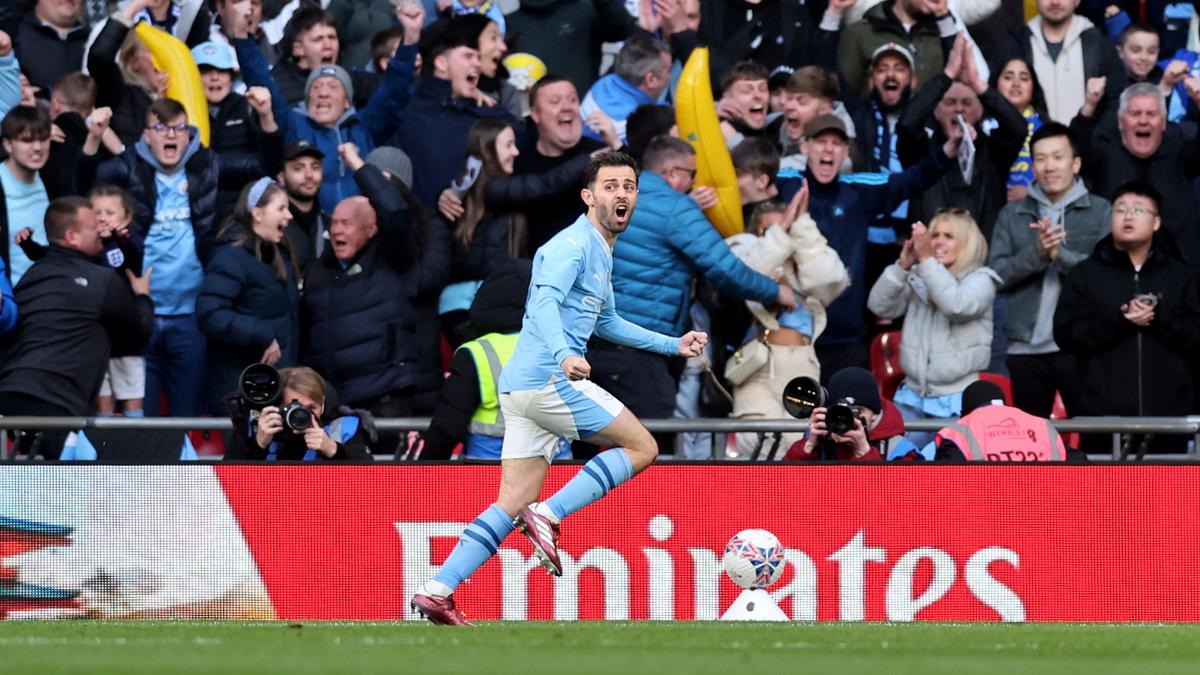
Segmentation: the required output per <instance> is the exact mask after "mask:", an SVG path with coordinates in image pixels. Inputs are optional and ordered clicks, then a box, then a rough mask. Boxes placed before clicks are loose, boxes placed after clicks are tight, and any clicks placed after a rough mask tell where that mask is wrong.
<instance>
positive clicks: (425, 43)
mask: <svg viewBox="0 0 1200 675" xmlns="http://www.w3.org/2000/svg"><path fill="white" fill-rule="evenodd" d="M421 63H422V66H421V78H420V79H419V80H418V81H417V87H416V90H415V91H414V92H413V96H412V101H411V102H410V103H409V104H408V114H407V117H406V119H405V122H404V126H403V128H401V129H400V135H399V139H400V143H399V145H400V148H401V149H402V150H404V151H405V152H406V153H408V156H409V157H410V158H412V162H413V166H414V167H415V168H416V171H414V172H413V194H415V195H416V197H417V199H418V200H420V202H421V204H422V205H424V206H433V205H434V204H436V203H437V198H438V193H439V192H441V191H442V189H443V188H445V187H446V186H447V185H449V184H450V182H451V181H452V180H454V179H455V178H456V177H458V174H459V172H460V171H461V170H462V166H463V158H464V157H465V156H466V154H467V130H469V129H470V128H471V125H473V124H475V122H476V121H477V120H479V119H480V118H482V117H498V118H500V119H502V120H504V121H506V122H508V123H509V124H512V125H514V129H515V130H516V131H517V134H518V136H520V134H521V130H522V127H521V126H520V125H518V124H517V121H516V120H515V119H513V117H512V115H511V114H509V112H508V110H506V109H505V108H503V107H501V106H496V105H486V106H485V105H480V103H479V102H480V101H481V100H482V96H481V95H480V93H479V76H480V75H479V74H480V64H479V34H478V30H477V29H475V30H471V29H470V27H469V26H468V25H467V24H466V23H464V22H463V21H461V20H459V19H445V20H442V21H439V22H438V23H436V24H434V25H433V26H430V27H429V29H428V30H427V31H426V32H425V35H422V36H421ZM388 72H389V73H390V72H391V67H390V66H389V67H388ZM519 140H520V138H518V141H519Z"/></svg>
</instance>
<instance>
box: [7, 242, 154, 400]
mask: <svg viewBox="0 0 1200 675" xmlns="http://www.w3.org/2000/svg"><path fill="white" fill-rule="evenodd" d="M14 296H15V297H16V302H17V305H18V306H19V307H20V318H19V320H18V321H17V328H16V330H15V331H14V332H13V333H12V334H11V335H10V336H9V341H8V359H7V362H6V363H5V364H4V371H3V374H2V375H0V392H6V393H18V394H23V395H25V396H27V397H29V398H32V399H36V400H39V401H44V402H46V403H50V404H52V405H55V406H57V407H59V408H61V409H62V410H64V411H66V412H67V413H68V414H70V415H86V414H88V413H89V412H91V410H92V402H93V401H94V400H95V397H96V393H97V392H98V391H99V390H100V381H101V380H102V379H104V371H105V370H106V369H107V368H108V358H109V354H110V352H111V350H112V346H113V344H114V343H120V344H135V343H140V344H144V343H145V341H146V338H148V337H149V336H150V330H151V328H152V327H153V325H154V305H153V304H152V303H151V302H150V299H149V298H147V297H145V296H137V297H135V296H134V295H133V293H132V292H131V291H130V290H129V285H128V284H127V283H125V282H124V281H123V280H122V279H121V278H120V277H118V276H117V274H116V272H114V271H113V269H112V268H111V267H108V266H107V265H103V264H100V263H98V262H96V261H95V260H93V259H92V258H89V257H87V256H85V255H83V254H82V253H79V252H78V251H74V250H71V249H67V248H63V247H61V246H58V245H55V244H51V245H50V246H49V247H48V248H47V251H46V255H45V257H44V258H42V259H41V260H39V261H38V262H36V263H35V264H34V265H33V267H31V268H29V271H28V272H26V273H25V276H23V277H21V282H20V283H19V284H17V288H16V290H15V291H14Z"/></svg>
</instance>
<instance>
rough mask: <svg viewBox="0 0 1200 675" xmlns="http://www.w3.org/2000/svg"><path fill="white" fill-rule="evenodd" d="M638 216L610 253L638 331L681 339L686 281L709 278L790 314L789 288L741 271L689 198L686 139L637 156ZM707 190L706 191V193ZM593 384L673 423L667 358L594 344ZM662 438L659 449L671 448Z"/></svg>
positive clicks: (667, 139)
mask: <svg viewBox="0 0 1200 675" xmlns="http://www.w3.org/2000/svg"><path fill="white" fill-rule="evenodd" d="M643 159H644V162H645V169H646V170H645V171H644V172H643V173H642V175H641V180H640V181H639V189H640V191H641V192H640V197H639V200H638V210H637V211H636V212H634V214H633V218H632V220H631V221H630V224H629V231H628V232H626V233H625V235H624V236H623V237H622V238H621V241H620V243H618V244H617V246H616V248H615V249H614V250H613V280H612V282H613V293H614V295H615V297H616V301H617V313H618V314H619V315H620V316H621V317H622V318H624V319H627V320H628V321H631V322H633V323H635V324H637V325H638V326H641V327H642V328H647V329H649V330H652V331H656V332H659V333H665V334H668V335H680V334H682V333H683V332H684V330H685V328H686V327H687V326H688V325H690V317H689V315H688V308H689V306H690V304H691V294H692V281H693V280H694V279H695V278H696V276H697V274H702V275H704V276H706V277H708V278H709V279H710V280H712V281H713V283H714V284H715V285H716V286H717V288H718V289H720V290H721V292H723V293H725V294H727V295H730V296H733V297H735V298H740V299H745V300H754V301H756V302H760V303H763V304H764V305H775V304H782V305H785V306H787V307H788V308H789V309H795V307H796V300H795V298H794V297H793V296H792V289H791V287H789V286H787V285H786V284H780V283H777V282H775V281H774V280H772V279H771V278H769V277H766V276H764V275H762V274H759V273H758V272H755V271H754V270H752V269H750V268H749V267H747V266H746V265H745V264H743V263H742V262H741V261H740V260H738V259H737V257H736V256H734V255H733V253H732V252H731V251H730V249H729V247H728V246H726V245H725V242H724V241H722V239H721V235H720V234H719V233H718V232H717V231H716V230H715V229H713V227H712V224H710V223H709V222H708V219H707V218H705V216H704V212H702V211H701V210H700V207H699V206H697V203H696V201H695V200H693V199H692V198H691V197H690V196H689V195H688V192H689V191H692V192H695V191H696V188H695V186H694V185H693V184H694V182H695V179H696V152H695V150H694V149H692V146H691V145H689V144H688V143H687V142H686V141H683V140H680V139H678V138H674V137H671V136H659V137H657V138H655V139H654V140H652V141H650V144H649V145H648V146H647V147H646V152H645V154H644V155H643ZM707 189H708V190H709V191H710V192H711V190H712V188H707ZM591 348H592V349H593V350H594V351H593V352H592V353H591V355H590V356H589V360H590V361H591V363H592V379H593V380H595V381H596V382H597V383H598V384H600V385H601V386H603V387H604V388H605V389H607V390H608V391H610V392H612V394H613V395H615V396H617V397H618V398H620V399H622V400H625V401H629V402H630V404H629V405H630V409H631V410H633V412H634V414H636V415H638V416H639V417H646V418H649V419H656V418H664V417H671V415H672V414H673V413H674V410H675V391H676V378H677V377H678V374H679V372H680V371H681V370H682V364H676V365H677V366H678V368H672V362H671V359H670V357H667V356H663V355H660V354H650V353H648V352H643V351H638V350H631V349H627V348H625V347H621V346H619V345H616V344H613V343H611V342H608V341H606V340H602V339H594V340H593V341H592V344H591ZM667 440H668V439H667V438H666V437H663V438H660V439H659V444H660V446H662V447H672V446H671V445H670V444H669V443H667V442H666V441H667Z"/></svg>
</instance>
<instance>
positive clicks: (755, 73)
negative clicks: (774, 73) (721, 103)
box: [721, 61, 771, 93]
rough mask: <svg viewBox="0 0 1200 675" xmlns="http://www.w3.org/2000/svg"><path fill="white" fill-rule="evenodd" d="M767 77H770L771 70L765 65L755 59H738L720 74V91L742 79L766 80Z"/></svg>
mask: <svg viewBox="0 0 1200 675" xmlns="http://www.w3.org/2000/svg"><path fill="white" fill-rule="evenodd" d="M769 79H771V71H769V70H767V67H766V66H764V65H763V64H761V63H758V62H757V61H738V62H737V63H735V64H733V67H732V68H730V69H729V70H727V71H725V74H724V75H722V76H721V92H722V93H724V92H725V91H727V90H728V89H729V88H730V87H732V86H733V85H734V83H735V82H741V81H742V80H751V81H757V80H762V81H763V82H766V81H767V80H769Z"/></svg>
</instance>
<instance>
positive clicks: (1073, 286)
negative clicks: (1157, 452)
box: [1054, 233, 1200, 416]
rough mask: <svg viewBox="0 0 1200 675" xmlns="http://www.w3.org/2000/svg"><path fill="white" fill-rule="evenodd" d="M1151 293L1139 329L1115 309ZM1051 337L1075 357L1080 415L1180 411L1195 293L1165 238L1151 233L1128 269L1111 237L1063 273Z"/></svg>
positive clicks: (1196, 322) (1187, 405) (1195, 319)
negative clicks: (1145, 252) (1150, 313)
mask: <svg viewBox="0 0 1200 675" xmlns="http://www.w3.org/2000/svg"><path fill="white" fill-rule="evenodd" d="M1141 293H1154V294H1155V295H1157V296H1158V303H1157V305H1156V306H1155V308H1154V320H1153V321H1152V322H1151V323H1150V325H1149V326H1146V327H1145V328H1140V327H1138V326H1136V325H1134V324H1133V323H1132V322H1131V321H1129V320H1127V319H1126V318H1125V317H1124V316H1123V315H1122V313H1121V309H1120V308H1121V305H1123V304H1125V303H1127V302H1129V301H1130V300H1131V299H1133V297H1134V296H1135V295H1138V294H1141ZM1054 341H1055V342H1057V343H1058V346H1059V347H1061V348H1062V349H1063V351H1066V352H1073V353H1074V354H1075V355H1076V356H1077V357H1078V359H1079V366H1080V367H1079V370H1080V376H1081V378H1082V386H1081V387H1080V390H1081V391H1082V392H1083V401H1082V404H1083V414H1084V415H1136V416H1143V415H1171V416H1175V415H1188V414H1191V413H1194V412H1195V411H1196V408H1195V404H1194V402H1193V395H1194V392H1193V390H1192V366H1193V365H1194V364H1195V354H1196V352H1197V350H1200V291H1198V289H1197V285H1196V275H1195V273H1194V272H1192V271H1191V270H1190V269H1188V266H1187V265H1186V264H1185V263H1184V262H1183V261H1182V260H1181V259H1180V258H1179V257H1178V256H1177V254H1176V252H1175V246H1174V243H1173V242H1171V241H1170V237H1169V235H1167V236H1163V235H1162V234H1161V233H1160V234H1156V235H1155V240H1154V247H1153V249H1152V250H1151V252H1150V257H1149V258H1147V259H1146V262H1145V264H1143V265H1142V269H1141V270H1140V271H1139V270H1135V269H1134V267H1133V264H1132V263H1131V262H1130V261H1129V256H1128V254H1126V253H1125V252H1124V251H1119V250H1117V249H1116V247H1115V246H1113V240H1112V236H1111V235H1109V236H1107V237H1105V238H1104V239H1101V240H1100V243H1099V244H1097V245H1096V249H1095V251H1094V252H1093V253H1092V255H1091V257H1089V258H1088V259H1087V260H1084V261H1083V262H1081V263H1079V264H1078V265H1076V266H1075V268H1074V269H1072V270H1071V273H1070V274H1068V275H1067V278H1066V281H1065V282H1064V284H1063V289H1062V295H1060V296H1059V299H1058V309H1057V311H1056V312H1055V314H1054Z"/></svg>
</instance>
